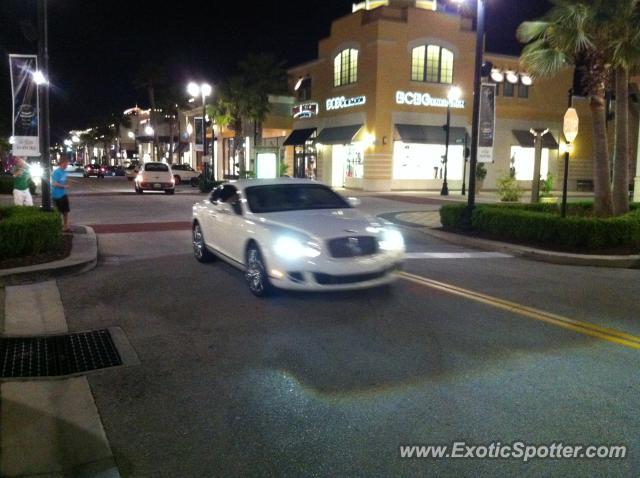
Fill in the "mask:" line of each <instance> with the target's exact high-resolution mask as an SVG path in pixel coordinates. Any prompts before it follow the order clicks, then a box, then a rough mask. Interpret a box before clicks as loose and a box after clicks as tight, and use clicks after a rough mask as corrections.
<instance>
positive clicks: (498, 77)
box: [491, 68, 504, 83]
mask: <svg viewBox="0 0 640 478" xmlns="http://www.w3.org/2000/svg"><path fill="white" fill-rule="evenodd" d="M491 79H492V80H493V81H495V82H496V83H502V82H503V81H504V73H502V71H501V70H500V69H499V68H493V69H492V70H491Z"/></svg>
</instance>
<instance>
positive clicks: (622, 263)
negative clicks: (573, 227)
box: [420, 227, 640, 269]
mask: <svg viewBox="0 0 640 478" xmlns="http://www.w3.org/2000/svg"><path fill="white" fill-rule="evenodd" d="M420 230H421V231H422V232H424V233H425V234H428V235H430V236H432V237H435V238H438V239H441V240H443V241H446V242H450V243H452V244H456V245H459V246H465V247H473V248H476V249H482V250H485V251H496V252H502V253H505V254H511V255H513V256H518V257H523V258H525V259H532V260H535V261H540V262H548V263H551V264H560V265H565V266H591V267H612V268H620V269H632V268H639V267H640V255H638V254H635V255H629V256H610V255H594V254H573V253H570V252H557V251H547V250H544V249H536V248H534V247H527V246H521V245H518V244H510V243H506V242H499V241H491V240H489V239H481V238H477V237H470V236H465V235H463V234H456V233H453V232H445V231H441V230H438V229H431V228H428V227H422V228H420Z"/></svg>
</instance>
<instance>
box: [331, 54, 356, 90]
mask: <svg viewBox="0 0 640 478" xmlns="http://www.w3.org/2000/svg"><path fill="white" fill-rule="evenodd" d="M356 81H358V50H355V49H353V48H348V49H346V50H342V51H341V52H340V53H339V54H338V55H336V57H335V58H334V60H333V86H343V85H349V84H351V83H355V82H356Z"/></svg>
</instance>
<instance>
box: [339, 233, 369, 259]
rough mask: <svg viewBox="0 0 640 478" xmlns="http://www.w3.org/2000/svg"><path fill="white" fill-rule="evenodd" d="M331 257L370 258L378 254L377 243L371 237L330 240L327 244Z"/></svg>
mask: <svg viewBox="0 0 640 478" xmlns="http://www.w3.org/2000/svg"><path fill="white" fill-rule="evenodd" d="M327 246H328V248H329V253H330V254H331V257H335V258H344V257H360V256H370V255H372V254H375V253H377V252H378V241H377V240H376V238H375V237H372V236H351V237H340V238H338V239H331V240H329V241H328V242H327Z"/></svg>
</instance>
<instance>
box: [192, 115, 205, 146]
mask: <svg viewBox="0 0 640 478" xmlns="http://www.w3.org/2000/svg"><path fill="white" fill-rule="evenodd" d="M193 122H194V126H195V138H196V140H195V143H196V144H195V146H196V147H195V150H196V151H200V152H203V151H204V141H203V138H204V135H203V134H202V133H203V128H202V118H198V117H196V118H194V119H193Z"/></svg>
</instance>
